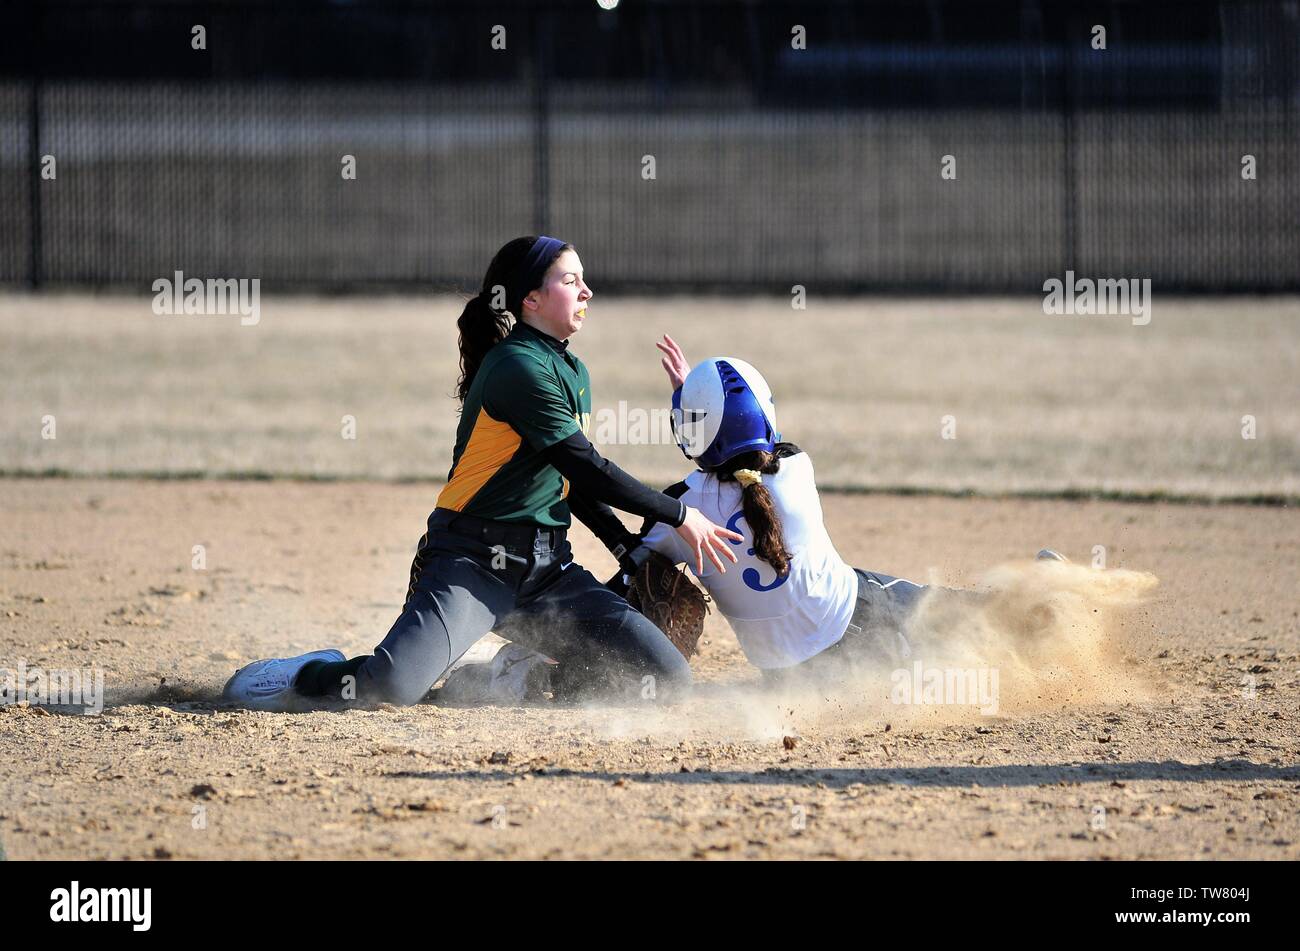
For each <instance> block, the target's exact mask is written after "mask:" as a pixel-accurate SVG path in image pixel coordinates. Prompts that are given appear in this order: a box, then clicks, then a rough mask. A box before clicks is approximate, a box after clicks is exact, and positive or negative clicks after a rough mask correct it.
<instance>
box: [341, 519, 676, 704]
mask: <svg viewBox="0 0 1300 951" xmlns="http://www.w3.org/2000/svg"><path fill="white" fill-rule="evenodd" d="M489 631H496V632H497V633H498V634H500V635H501V636H502V637H505V638H507V639H509V640H510V641H512V642H514V643H517V644H522V645H523V646H525V647H528V648H530V649H532V650H535V651H538V652H539V653H542V654H545V655H546V656H548V657H550V658H552V659H554V660H556V661H559V666H558V667H557V668H556V670H555V673H554V675H553V677H552V684H553V685H554V687H555V690H556V694H557V697H561V698H564V699H570V698H578V697H582V696H588V695H599V694H601V693H609V692H611V691H612V690H617V689H623V688H625V687H627V686H629V685H631V686H633V687H635V688H636V690H637V691H638V692H639V696H640V697H642V698H643V699H656V700H666V699H667V700H670V699H673V698H674V697H675V696H678V695H680V694H681V692H682V691H683V690H684V689H685V688H686V687H687V686H689V684H690V682H691V670H690V666H689V665H688V664H687V662H686V659H685V658H684V657H682V655H681V653H680V652H678V650H677V648H675V647H673V645H672V643H671V642H670V641H669V640H668V638H667V637H665V636H664V634H663V632H662V631H660V630H659V628H657V627H655V625H654V624H653V623H652V622H650V621H649V620H648V619H646V618H645V617H644V616H642V615H641V614H639V613H638V612H636V611H634V610H633V609H632V608H631V606H630V605H628V603H627V602H626V601H625V600H624V599H623V598H621V597H619V596H618V595H617V594H615V593H614V592H613V591H610V590H609V589H608V588H606V587H605V586H604V585H603V584H601V583H600V582H599V581H597V580H596V578H595V576H594V575H592V574H591V573H590V572H589V571H587V570H586V569H585V568H583V567H582V566H580V565H576V564H574V563H573V554H572V549H571V547H570V545H569V541H568V538H567V535H566V532H565V531H564V530H563V529H538V528H535V527H531V528H525V527H524V526H520V525H509V524H506V523H502V522H493V521H489V520H485V519H478V518H472V517H469V516H464V515H459V514H458V513H455V512H449V511H447V510H445V509H436V510H435V511H434V512H433V514H432V515H430V516H429V530H428V532H427V533H426V534H425V536H424V538H423V539H422V540H421V546H420V549H419V551H418V552H417V554H416V556H415V560H414V562H413V563H412V565H411V576H410V585H409V587H408V589H407V596H406V603H405V605H404V606H403V608H402V613H401V616H400V617H398V619H397V621H396V622H395V623H394V624H393V626H392V628H391V629H390V630H389V632H388V635H387V636H386V637H385V638H384V640H383V642H382V643H381V644H380V645H379V646H378V647H376V648H375V653H374V654H373V656H370V657H367V658H365V660H364V661H363V662H362V663H361V665H360V667H359V668H357V669H356V691H357V698H358V699H364V700H376V699H378V700H387V701H389V702H391V703H397V704H412V703H416V702H418V701H419V700H420V699H421V698H423V697H424V695H425V694H426V693H427V692H428V691H429V688H430V687H432V686H433V684H434V683H435V682H437V680H438V679H439V678H441V677H442V676H443V674H444V673H446V671H447V669H448V668H449V667H450V666H451V665H452V664H453V663H455V662H456V661H457V660H458V659H459V658H460V656H461V655H462V654H463V653H465V651H467V650H468V649H469V648H470V647H471V646H472V645H473V644H474V643H475V642H476V641H478V640H479V639H480V638H482V637H483V635H484V634H487V633H488V632H489Z"/></svg>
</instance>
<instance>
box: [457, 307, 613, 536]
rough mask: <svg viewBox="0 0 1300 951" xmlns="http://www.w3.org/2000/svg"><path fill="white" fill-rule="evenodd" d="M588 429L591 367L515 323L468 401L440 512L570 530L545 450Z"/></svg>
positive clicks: (560, 483) (564, 487)
mask: <svg viewBox="0 0 1300 951" xmlns="http://www.w3.org/2000/svg"><path fill="white" fill-rule="evenodd" d="M590 425H591V378H590V377H589V376H588V374H587V368H586V366H584V365H583V362H582V361H581V360H579V359H578V358H577V357H576V356H574V355H573V354H572V353H570V352H569V348H568V344H567V343H561V342H560V341H558V340H555V339H553V338H551V337H548V336H547V335H546V334H544V333H542V332H541V331H538V330H535V329H533V328H532V327H530V326H528V325H527V324H525V323H523V322H522V321H519V322H516V323H515V326H514V328H513V329H512V330H511V331H510V333H509V334H507V335H506V338H505V339H504V340H502V341H501V342H500V343H498V344H497V345H496V346H495V347H493V348H492V349H491V350H489V351H488V353H487V356H486V357H484V359H483V363H482V365H480V366H479V369H478V373H477V374H475V376H474V382H473V383H471V384H470V388H469V392H468V393H467V394H466V395H465V404H464V409H463V411H462V413H461V418H460V425H459V426H458V427H457V428H456V449H455V452H454V453H453V455H452V463H451V471H450V472H449V473H448V475H447V485H446V486H445V487H444V488H443V490H442V492H441V493H439V495H438V503H437V505H438V508H443V509H451V510H452V511H456V512H464V513H465V514H467V515H474V516H477V517H479V518H490V519H494V520H496V521H500V522H525V523H531V524H535V525H540V526H543V527H545V528H567V527H568V525H569V522H570V518H569V506H568V503H567V502H565V497H566V496H567V495H568V491H569V486H568V483H567V481H566V480H565V479H564V477H563V476H561V475H560V473H559V472H557V471H556V470H555V468H554V467H553V466H552V465H551V464H550V463H549V462H547V461H546V459H545V458H544V457H543V456H542V451H543V450H544V449H547V448H548V447H550V446H553V445H554V444H555V443H557V442H560V441H561V440H563V439H567V438H568V437H569V436H572V435H573V434H574V433H576V432H579V431H581V432H583V433H585V432H587V430H588V429H589V427H590Z"/></svg>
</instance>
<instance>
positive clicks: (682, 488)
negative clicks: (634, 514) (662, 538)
mask: <svg viewBox="0 0 1300 951" xmlns="http://www.w3.org/2000/svg"><path fill="white" fill-rule="evenodd" d="M688 488H690V486H688V485H687V484H686V483H685V482H674V483H673V484H672V485H670V486H669V487H668V488H666V489H664V495H666V496H668V497H669V498H674V499H680V498H681V497H682V496H683V495H685V494H686V490H687V489H688ZM657 521H658V519H654V518H647V519H646V520H645V521H644V522H642V523H641V530H640V531H639V532H637V533H636V535H635V536H633V537H634V538H636V539H637V540H638V541H639V540H640V539H642V538H645V536H646V533H647V532H649V531H650V529H652V528H654V525H655V522H657Z"/></svg>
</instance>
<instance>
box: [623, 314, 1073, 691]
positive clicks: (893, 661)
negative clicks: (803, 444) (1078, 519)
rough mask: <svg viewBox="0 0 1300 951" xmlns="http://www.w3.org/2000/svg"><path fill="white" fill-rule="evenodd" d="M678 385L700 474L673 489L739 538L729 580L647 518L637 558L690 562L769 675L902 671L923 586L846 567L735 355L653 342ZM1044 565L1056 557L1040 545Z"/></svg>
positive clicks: (678, 431) (812, 486)
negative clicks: (688, 354)
mask: <svg viewBox="0 0 1300 951" xmlns="http://www.w3.org/2000/svg"><path fill="white" fill-rule="evenodd" d="M657 346H658V347H659V349H660V350H662V351H663V353H664V358H663V361H662V362H663V366H664V369H665V370H666V371H667V373H668V378H669V380H670V382H671V383H672V385H673V386H674V388H675V389H674V393H673V430H674V434H675V435H676V437H677V442H678V445H679V446H680V447H681V449H682V452H683V453H685V455H686V457H687V458H688V459H691V460H693V461H694V462H695V464H696V465H697V466H699V468H698V469H697V470H696V471H695V472H692V473H691V474H690V475H688V476H687V477H686V479H685V480H684V481H683V482H680V483H678V484H677V485H675V486H672V487H671V488H669V489H668V490H666V494H668V495H673V496H677V497H679V498H680V499H681V500H682V502H683V503H685V504H686V505H688V506H691V507H694V508H698V509H699V510H700V512H702V513H703V514H704V515H705V516H706V517H707V518H709V519H710V520H711V521H713V522H715V523H716V524H718V525H725V526H726V527H727V528H728V529H731V530H732V531H735V532H740V533H741V534H742V535H743V536H744V540H743V541H741V542H738V543H733V544H735V545H736V546H737V547H736V549H735V554H736V555H737V556H738V557H739V563H738V564H737V565H736V566H734V567H733V568H732V570H731V571H728V572H726V573H722V572H718V571H716V570H714V569H713V568H712V566H710V565H708V564H706V565H705V566H704V569H703V571H700V570H699V569H698V568H696V566H695V564H694V561H695V559H694V558H693V556H692V553H691V552H689V551H687V550H686V548H685V546H683V545H682V543H681V539H680V538H679V537H678V536H677V534H676V533H675V532H674V531H673V529H672V527H671V526H669V525H666V524H662V523H654V522H650V521H647V522H646V524H645V526H643V530H642V547H641V548H639V549H636V550H635V551H633V553H632V559H633V560H634V561H636V562H638V563H639V562H640V561H642V560H644V559H645V558H646V557H648V554H649V551H651V550H653V551H657V552H660V553H661V554H663V555H665V556H667V557H668V558H670V559H671V560H672V561H674V562H676V563H687V564H689V565H690V567H691V568H692V570H693V571H694V573H695V574H696V576H697V577H698V578H699V581H700V583H701V584H702V585H703V586H704V588H705V589H706V590H707V591H708V592H709V594H710V595H711V596H712V597H713V600H714V602H715V603H716V604H717V606H718V609H719V610H720V611H721V612H722V614H723V615H724V616H725V617H726V618H727V620H728V621H729V622H730V624H731V627H732V629H733V630H734V631H735V633H736V638H737V640H738V641H739V642H740V646H741V649H742V650H743V651H744V652H745V656H746V657H747V658H748V659H749V661H750V663H752V664H753V665H754V666H756V667H758V668H760V669H761V670H762V671H763V673H764V675H765V676H767V677H769V678H775V679H778V680H779V679H781V678H782V677H783V675H785V674H788V673H791V672H796V671H797V672H799V673H805V672H806V673H810V674H813V673H815V674H818V675H821V674H823V673H825V674H831V675H836V676H839V675H843V674H844V673H847V672H848V671H849V670H851V669H852V668H853V667H855V666H857V665H858V664H870V665H873V666H879V665H882V664H883V665H889V666H897V665H898V664H899V663H900V662H902V661H903V660H905V659H906V658H907V657H908V656H909V655H910V646H909V644H908V641H907V638H906V635H905V633H904V632H905V630H906V622H907V617H908V614H909V613H910V612H911V611H912V610H913V609H914V608H915V607H916V605H917V603H918V601H919V599H920V597H921V595H922V594H923V593H924V592H925V591H926V586H924V585H920V584H917V583H915V582H913V581H908V580H906V579H903V578H894V577H891V576H889V575H883V574H879V573H877V572H872V571H864V570H862V569H860V568H853V567H851V566H850V565H848V564H846V563H845V561H844V559H843V558H841V557H840V555H839V552H837V551H836V550H835V545H834V543H833V542H832V541H831V538H830V535H829V534H828V533H827V531H826V525H825V523H824V521H823V519H822V507H821V500H820V498H819V497H818V494H817V482H816V478H815V475H814V472H813V464H812V460H811V459H810V458H809V457H808V454H807V453H806V452H803V451H802V450H801V449H799V448H798V447H797V446H795V445H794V444H792V443H789V442H783V441H782V440H781V434H780V433H779V432H777V430H776V409H775V406H774V404H773V400H772V392H771V390H770V388H769V387H768V385H767V382H766V381H765V380H764V379H763V377H762V375H761V374H760V373H759V372H758V371H757V370H756V369H754V368H753V367H752V366H750V365H749V364H748V363H745V362H744V361H743V360H739V359H736V358H734V357H715V358H710V359H708V360H705V361H704V362H703V363H701V364H700V365H699V366H697V367H695V368H694V369H693V370H690V371H689V374H688V372H687V371H688V367H689V365H688V364H687V362H686V358H685V356H684V355H683V354H682V351H681V349H680V348H679V347H678V346H677V344H676V343H675V342H674V341H673V340H672V338H671V337H668V336H665V337H664V342H663V343H660V344H658V345H657ZM1039 557H1043V558H1060V557H1061V556H1059V555H1057V554H1056V553H1055V552H1051V551H1049V550H1046V549H1045V550H1044V551H1042V552H1040V553H1039Z"/></svg>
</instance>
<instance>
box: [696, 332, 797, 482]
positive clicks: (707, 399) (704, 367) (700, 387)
mask: <svg viewBox="0 0 1300 951" xmlns="http://www.w3.org/2000/svg"><path fill="white" fill-rule="evenodd" d="M672 422H673V435H674V436H675V437H676V438H677V445H678V446H679V447H681V450H682V452H683V453H684V454H685V455H686V458H687V459H692V460H694V461H695V464H696V465H698V466H699V467H700V468H702V469H712V468H714V467H715V466H720V465H722V464H723V463H724V462H726V461H727V460H728V459H730V458H731V457H732V456H736V455H739V454H740V453H742V452H753V451H754V450H757V449H761V450H764V451H766V452H771V451H772V450H773V449H774V448H775V446H776V444H777V443H778V442H779V441H780V440H781V434H780V433H779V432H777V431H776V406H775V405H774V404H773V402H772V390H771V388H770V387H769V386H768V385H767V381H766V380H764V379H763V374H761V373H759V372H758V371H757V370H755V369H754V368H753V367H752V366H750V365H749V364H748V363H746V362H745V361H744V360H737V359H736V358H735V357H710V358H709V359H708V360H705V361H704V362H703V363H701V364H699V365H698V366H696V367H695V369H693V370H691V372H690V373H689V374H688V375H687V377H686V381H685V382H684V383H683V384H682V385H681V386H680V387H678V388H677V392H675V393H673V414H672Z"/></svg>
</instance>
